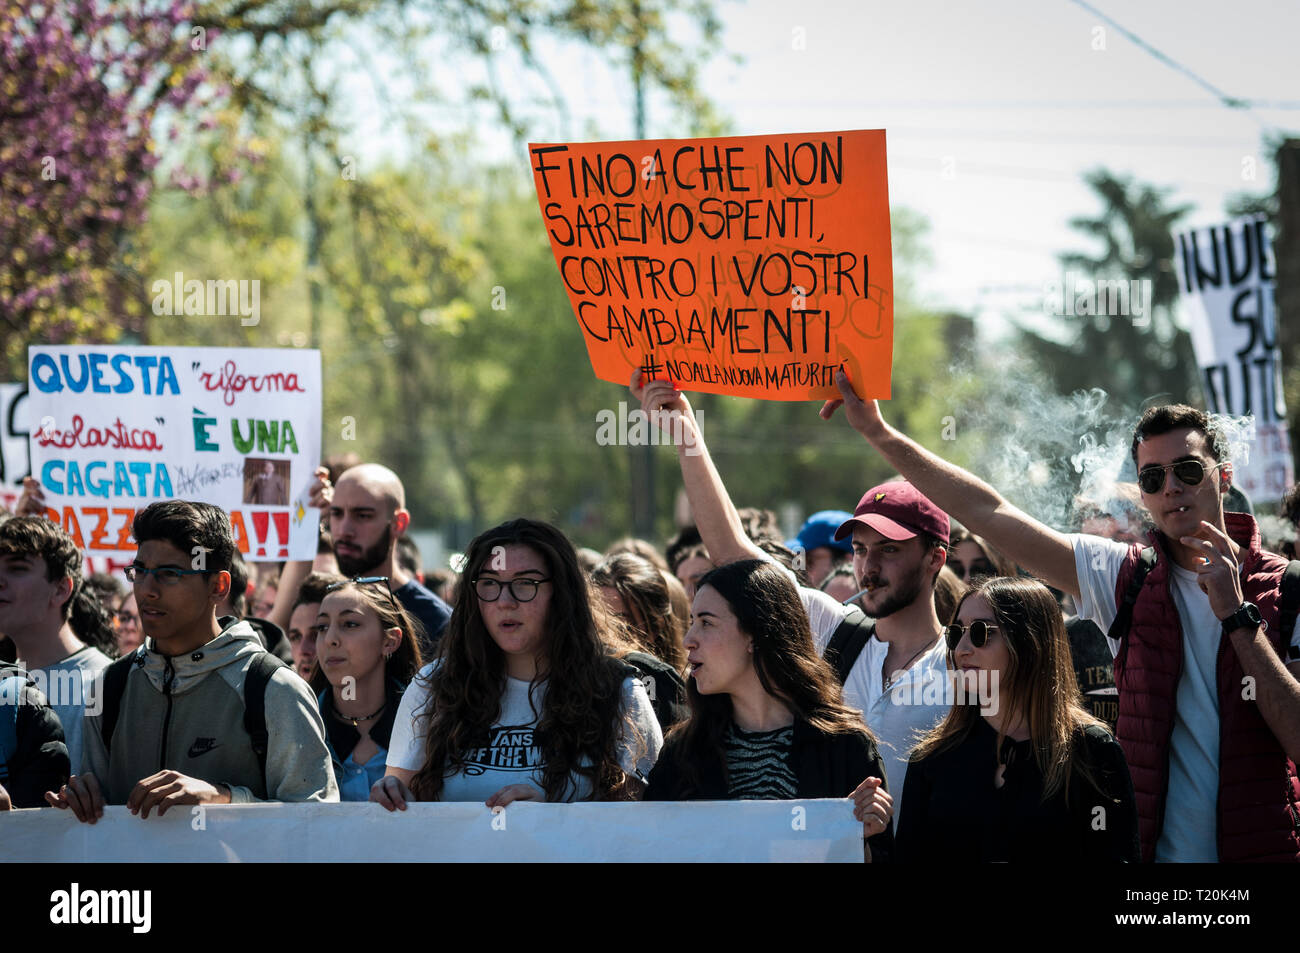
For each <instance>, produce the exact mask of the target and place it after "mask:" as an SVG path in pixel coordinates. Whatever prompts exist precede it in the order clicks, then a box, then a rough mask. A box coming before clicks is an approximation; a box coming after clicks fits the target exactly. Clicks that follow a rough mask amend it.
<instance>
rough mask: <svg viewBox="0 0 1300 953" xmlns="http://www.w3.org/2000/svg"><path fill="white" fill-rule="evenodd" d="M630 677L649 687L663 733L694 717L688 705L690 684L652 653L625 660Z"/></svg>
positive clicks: (628, 657) (635, 653) (634, 655)
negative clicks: (687, 693)
mask: <svg viewBox="0 0 1300 953" xmlns="http://www.w3.org/2000/svg"><path fill="white" fill-rule="evenodd" d="M622 662H623V667H624V669H625V671H626V672H627V674H628V675H629V676H630V677H632V678H635V679H636V680H637V681H638V682H640V683H641V684H642V685H644V686H645V687H646V692H647V694H649V696H650V706H651V707H652V708H653V709H654V712H655V717H656V718H657V719H659V727H660V728H661V729H662V730H663V733H664V734H665V735H666V734H668V729H669V728H671V727H673V725H676V724H678V723H679V722H683V721H685V720H686V719H687V718H689V717H690V715H691V710H690V707H689V705H688V704H687V701H686V681H685V680H684V679H683V678H682V676H681V675H680V674H679V673H678V672H677V670H676V669H674V668H673V667H672V666H671V665H669V664H668V663H667V662H664V661H662V660H661V659H658V658H655V657H654V656H653V655H651V654H649V653H648V652H629V653H627V655H625V656H623V658H622Z"/></svg>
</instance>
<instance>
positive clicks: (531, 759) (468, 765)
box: [464, 725, 542, 777]
mask: <svg viewBox="0 0 1300 953" xmlns="http://www.w3.org/2000/svg"><path fill="white" fill-rule="evenodd" d="M491 732H492V735H491V738H490V740H489V741H488V746H487V747H486V748H471V749H470V750H469V751H467V752H465V762H464V764H465V768H464V770H465V774H467V775H470V776H471V777H475V776H477V775H480V774H483V773H484V772H485V771H487V770H489V769H491V770H493V771H532V770H533V769H534V768H537V767H540V766H541V763H542V752H541V749H540V748H538V747H537V746H536V745H534V744H533V726H532V725H500V726H498V727H496V728H493V729H491Z"/></svg>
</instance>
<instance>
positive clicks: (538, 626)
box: [472, 543, 554, 662]
mask: <svg viewBox="0 0 1300 953" xmlns="http://www.w3.org/2000/svg"><path fill="white" fill-rule="evenodd" d="M550 577H551V573H550V572H549V571H548V569H547V566H546V560H545V559H543V558H542V555H541V553H539V552H537V550H535V549H533V548H532V547H531V546H525V545H523V544H522V543H511V544H509V545H507V546H502V547H500V548H499V552H496V553H495V554H494V555H493V556H492V557H491V558H489V559H488V560H487V561H486V562H484V563H483V565H482V567H481V568H480V569H479V571H478V574H477V576H476V577H475V579H474V580H473V582H472V585H473V586H474V591H475V593H476V595H477V596H478V608H479V612H480V613H481V614H482V616H483V624H484V626H485V627H486V628H487V630H488V635H490V636H491V637H492V641H493V642H495V643H496V644H497V646H498V647H499V648H500V649H501V651H502V652H504V653H506V655H515V656H529V657H531V658H532V659H533V660H534V662H535V661H536V660H537V659H538V658H539V657H540V656H541V655H542V653H543V652H544V651H545V648H546V636H547V615H548V614H549V612H550V608H551V589H552V586H553V585H554V584H553V583H552V582H551V581H550ZM521 597H522V598H521Z"/></svg>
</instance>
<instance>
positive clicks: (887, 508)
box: [632, 371, 951, 825]
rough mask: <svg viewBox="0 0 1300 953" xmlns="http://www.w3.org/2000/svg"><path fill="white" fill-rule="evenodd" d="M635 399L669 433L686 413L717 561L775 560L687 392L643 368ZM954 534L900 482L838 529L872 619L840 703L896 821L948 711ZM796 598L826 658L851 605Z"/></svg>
mask: <svg viewBox="0 0 1300 953" xmlns="http://www.w3.org/2000/svg"><path fill="white" fill-rule="evenodd" d="M632 395H633V397H635V398H636V399H637V400H639V401H641V407H642V409H643V410H644V411H645V412H646V414H647V415H649V416H650V419H651V420H652V421H654V422H655V423H656V424H658V425H659V426H661V427H662V428H664V431H665V433H666V434H668V435H670V436H671V435H673V433H674V431H673V429H672V428H673V427H674V426H678V425H676V424H674V423H673V422H672V420H671V419H670V418H668V416H667V415H669V414H671V415H674V416H677V415H680V417H681V425H680V426H681V428H682V429H680V430H678V431H677V433H679V434H681V435H682V441H683V442H682V443H680V444H679V445H678V447H677V451H678V453H677V457H678V462H679V463H680V464H681V468H682V481H683V483H684V484H685V487H686V495H687V497H688V499H689V500H690V504H691V512H692V513H693V514H694V516H695V523H696V526H697V527H698V529H699V531H700V536H701V537H702V539H703V541H704V545H705V546H707V547H708V551H709V555H710V557H711V558H712V560H713V563H714V565H717V566H721V565H723V564H725V563H729V562H734V561H736V560H739V559H764V560H769V561H771V557H770V556H768V555H767V554H765V553H764V552H763V551H762V550H761V549H759V548H758V547H757V546H756V545H755V544H754V543H753V542H751V541H750V539H749V537H748V536H747V535H746V534H745V531H744V528H743V525H742V523H741V521H740V517H739V516H738V515H737V513H736V508H735V507H734V506H733V505H732V502H731V499H730V497H729V496H728V494H727V488H726V487H725V486H724V485H723V483H722V478H721V477H720V476H719V475H718V471H717V469H716V468H715V467H714V465H713V460H712V458H711V457H710V456H709V451H708V448H707V447H706V446H705V443H704V439H703V437H702V436H701V435H700V433H699V427H698V426H697V425H696V423H695V417H694V415H693V413H692V412H691V406H690V403H689V402H688V401H687V400H686V398H685V396H683V395H682V394H681V393H680V392H679V391H678V390H677V389H676V388H675V387H674V386H673V385H672V384H671V383H670V382H667V381H651V382H649V383H647V384H646V385H645V386H644V387H641V386H640V372H639V371H638V372H637V373H636V374H635V375H634V376H633V379H632ZM660 412H666V413H660ZM688 429H689V430H690V431H692V432H693V439H691V438H689V436H688V435H687V434H686V432H685V431H686V430H688ZM948 533H949V523H948V517H947V515H946V514H945V513H944V512H943V511H942V510H940V509H939V508H938V507H937V506H935V505H934V504H933V503H931V502H930V501H929V500H928V499H926V497H924V496H923V495H922V494H921V493H920V492H919V491H917V489H916V488H915V487H913V486H912V485H911V484H910V483H902V482H895V483H885V484H882V485H881V486H878V487H875V488H873V489H871V490H869V491H867V493H866V494H865V495H864V496H863V497H862V500H861V501H860V502H859V503H858V506H857V509H856V510H855V511H854V514H853V516H852V518H850V519H849V520H847V521H846V522H844V523H843V524H841V525H840V526H839V528H838V530H837V531H836V533H835V539H837V540H843V539H846V538H848V537H849V535H850V534H852V539H853V571H854V575H855V577H856V578H857V581H858V585H859V587H860V588H862V589H866V590H867V592H866V593H865V594H864V595H863V596H862V598H861V602H862V605H863V608H864V609H865V611H866V613H867V614H868V615H870V616H873V617H874V618H875V620H876V621H875V623H874V625H872V626H871V630H872V633H873V634H872V635H871V637H870V638H868V639H867V640H866V642H865V644H864V645H863V646H862V649H861V651H860V653H859V654H858V656H857V659H856V661H854V662H853V665H852V667H851V668H850V669H849V672H848V677H847V678H846V679H845V681H844V701H845V703H846V704H848V705H849V706H851V707H853V708H857V709H859V710H860V711H861V712H862V713H863V715H862V716H863V721H865V722H866V724H867V727H868V728H870V729H871V732H872V734H873V735H874V736H875V738H876V741H877V743H878V747H879V749H880V754H881V758H882V759H883V760H884V762H885V770H886V772H887V774H888V777H887V784H888V789H889V793H890V794H891V795H893V798H894V823H895V825H897V823H898V817H899V814H900V813H901V810H902V795H903V781H904V778H905V777H906V775H907V758H908V755H909V754H910V752H911V749H912V747H913V746H914V745H915V744H916V742H917V741H918V740H919V738H920V736H921V735H922V734H924V733H925V732H927V731H928V730H929V729H930V728H932V727H934V725H935V724H937V723H938V722H939V721H940V720H942V719H943V717H944V716H945V715H946V714H947V713H948V708H949V702H950V701H951V698H950V693H949V692H948V691H946V690H945V689H946V687H947V686H946V684H945V682H946V679H947V657H948V650H947V645H946V643H945V641H944V639H943V634H942V633H943V628H942V626H941V625H940V623H939V616H938V613H937V612H936V611H935V608H934V581H935V577H936V576H938V574H939V570H940V569H942V568H943V565H944V562H945V561H946V560H947V544H948ZM799 596H800V599H801V600H802V602H803V605H804V609H805V610H806V611H807V613H808V622H809V624H810V626H811V628H812V634H813V640H814V642H815V643H816V645H817V649H818V651H819V652H821V653H823V654H825V653H826V649H827V647H828V646H829V644H830V643H831V640H832V638H834V636H835V633H836V631H837V630H838V629H839V628H840V626H841V623H843V622H844V621H845V619H846V617H848V616H849V615H850V614H851V613H852V612H853V610H852V609H851V608H850V607H849V606H845V605H841V604H840V603H838V602H836V601H835V600H834V599H832V598H831V597H830V596H828V595H826V593H824V592H820V591H819V590H816V589H810V588H807V587H800V588H799ZM859 618H860V617H859ZM860 644H861V643H860Z"/></svg>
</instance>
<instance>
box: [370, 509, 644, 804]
mask: <svg viewBox="0 0 1300 953" xmlns="http://www.w3.org/2000/svg"><path fill="white" fill-rule="evenodd" d="M598 603H599V596H598V595H596V594H594V592H593V590H592V588H591V585H590V583H589V582H588V581H587V577H586V576H585V575H584V573H583V572H582V569H581V568H580V566H579V564H578V559H577V554H576V553H575V552H574V549H573V545H572V544H571V543H570V542H569V541H568V539H566V538H565V536H564V534H563V533H561V532H560V531H559V530H557V529H556V528H555V527H553V526H550V525H549V524H546V523H541V522H537V521H534V520H527V519H518V520H512V521H511V522H509V523H504V524H502V525H501V526H498V527H496V528H495V529H491V530H488V531H487V532H486V533H484V534H482V535H481V536H479V537H478V538H477V539H475V540H474V541H473V542H472V543H471V544H470V547H469V551H468V553H467V554H466V562H465V570H464V575H463V577H462V582H461V585H460V587H459V590H458V594H457V598H456V605H455V609H454V611H453V613H452V617H451V621H450V622H449V623H448V624H447V629H446V631H445V632H444V633H443V636H442V642H441V645H440V647H439V657H438V659H437V660H436V661H435V662H434V663H433V664H431V665H427V666H425V667H424V668H423V669H421V670H420V673H419V674H418V675H417V676H416V678H415V680H414V681H413V682H412V683H411V687H410V688H409V689H408V690H407V692H406V694H405V695H404V696H403V698H402V706H401V708H400V709H399V711H398V716H397V723H396V724H395V725H394V728H393V735H392V740H391V743H390V745H389V750H388V771H387V774H386V775H385V777H383V778H381V779H380V780H379V781H377V782H376V783H375V785H374V787H373V788H372V789H371V792H370V799H371V800H372V801H376V802H377V803H379V804H382V805H384V806H385V807H386V808H388V809H389V810H394V809H404V808H405V806H406V802H407V801H410V800H420V801H436V800H444V801H472V800H482V801H483V802H484V803H485V804H487V806H488V807H503V806H505V805H506V804H509V803H511V802H512V801H517V800H538V801H575V800H589V799H597V800H608V799H620V798H633V797H636V796H637V795H638V794H639V793H640V790H641V787H642V784H643V779H644V777H645V776H646V775H648V774H649V770H650V767H651V766H652V765H653V764H654V760H655V758H656V757H657V756H658V753H659V748H660V746H661V745H662V743H663V735H662V733H661V731H660V729H659V724H658V722H657V721H656V720H655V716H654V712H653V710H652V708H651V706H650V699H649V696H648V695H647V694H646V690H645V688H644V687H643V686H642V685H641V683H640V682H639V681H638V680H637V679H636V678H635V677H633V675H634V674H635V673H633V672H631V671H630V670H629V669H628V667H626V666H624V665H623V663H621V662H619V661H618V660H616V659H614V658H611V657H610V656H609V654H608V653H607V652H606V651H605V648H604V645H603V643H602V641H601V638H600V630H599V626H601V625H604V624H608V621H607V620H608V616H607V615H606V613H605V612H604V611H603V607H600V608H599V609H598V608H597V605H598Z"/></svg>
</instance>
